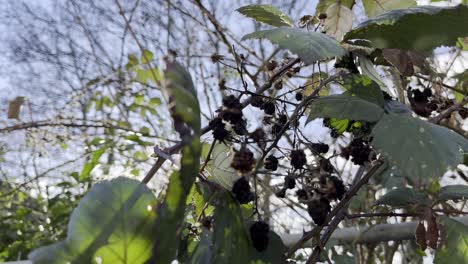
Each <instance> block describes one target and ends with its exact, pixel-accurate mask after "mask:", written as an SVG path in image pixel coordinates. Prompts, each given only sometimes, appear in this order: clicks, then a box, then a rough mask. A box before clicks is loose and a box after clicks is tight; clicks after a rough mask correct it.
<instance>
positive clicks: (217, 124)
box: [208, 117, 224, 129]
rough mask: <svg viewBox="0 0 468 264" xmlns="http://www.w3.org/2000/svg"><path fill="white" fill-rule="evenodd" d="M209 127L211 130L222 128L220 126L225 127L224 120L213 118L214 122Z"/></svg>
mask: <svg viewBox="0 0 468 264" xmlns="http://www.w3.org/2000/svg"><path fill="white" fill-rule="evenodd" d="M208 125H209V126H210V128H212V129H213V128H216V127H220V126H224V123H223V120H222V119H221V118H219V117H216V118H213V120H211V121H210V122H209V123H208Z"/></svg>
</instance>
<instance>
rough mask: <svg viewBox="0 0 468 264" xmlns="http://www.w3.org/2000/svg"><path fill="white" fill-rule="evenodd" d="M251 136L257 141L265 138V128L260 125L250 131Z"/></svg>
mask: <svg viewBox="0 0 468 264" xmlns="http://www.w3.org/2000/svg"><path fill="white" fill-rule="evenodd" d="M250 137H251V138H252V139H253V140H254V141H255V142H257V143H259V142H261V141H263V140H264V139H265V131H264V130H263V128H261V127H259V128H257V129H255V131H254V132H252V133H250Z"/></svg>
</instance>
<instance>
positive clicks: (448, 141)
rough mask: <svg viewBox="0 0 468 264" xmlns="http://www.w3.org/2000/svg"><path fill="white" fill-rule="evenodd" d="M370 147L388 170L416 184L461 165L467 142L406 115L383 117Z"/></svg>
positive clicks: (451, 132)
mask: <svg viewBox="0 0 468 264" xmlns="http://www.w3.org/2000/svg"><path fill="white" fill-rule="evenodd" d="M372 136H373V140H372V141H371V144H372V146H373V147H375V148H376V149H377V150H379V151H380V152H381V153H382V154H383V155H384V156H386V157H387V158H388V160H389V162H390V164H391V166H392V167H395V168H396V169H398V170H400V171H401V172H402V173H403V174H404V175H405V176H407V177H410V178H411V179H413V180H415V181H416V182H421V181H422V182H425V181H427V180H428V178H434V179H438V178H440V177H441V176H442V175H443V174H444V173H445V172H446V171H447V170H448V169H449V168H454V167H455V166H456V165H458V164H459V163H461V162H462V160H463V152H462V150H464V151H468V141H467V140H466V139H465V138H464V137H462V136H460V135H459V134H457V133H455V132H453V131H451V130H449V129H447V128H445V127H441V126H438V125H434V124H431V123H429V122H426V121H423V120H421V119H418V118H413V117H411V116H407V115H395V114H388V115H384V116H383V118H382V119H381V120H380V121H379V122H378V123H377V124H376V125H375V127H374V128H373V130H372Z"/></svg>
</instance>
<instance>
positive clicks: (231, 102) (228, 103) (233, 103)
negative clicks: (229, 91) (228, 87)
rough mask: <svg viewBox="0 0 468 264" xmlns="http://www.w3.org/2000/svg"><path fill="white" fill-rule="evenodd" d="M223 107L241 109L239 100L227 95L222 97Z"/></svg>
mask: <svg viewBox="0 0 468 264" xmlns="http://www.w3.org/2000/svg"><path fill="white" fill-rule="evenodd" d="M223 106H224V107H226V108H238V109H240V108H241V107H242V105H241V103H240V101H239V99H237V97H235V96H234V95H228V96H226V97H224V98H223Z"/></svg>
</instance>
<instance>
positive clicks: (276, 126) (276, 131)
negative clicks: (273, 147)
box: [271, 123, 283, 135]
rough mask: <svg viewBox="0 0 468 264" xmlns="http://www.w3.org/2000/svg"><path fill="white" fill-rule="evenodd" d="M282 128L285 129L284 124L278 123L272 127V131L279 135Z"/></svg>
mask: <svg viewBox="0 0 468 264" xmlns="http://www.w3.org/2000/svg"><path fill="white" fill-rule="evenodd" d="M281 130H283V125H280V124H278V123H276V124H274V125H273V126H272V127H271V133H273V134H274V135H278V134H279V133H280V132H281Z"/></svg>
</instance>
